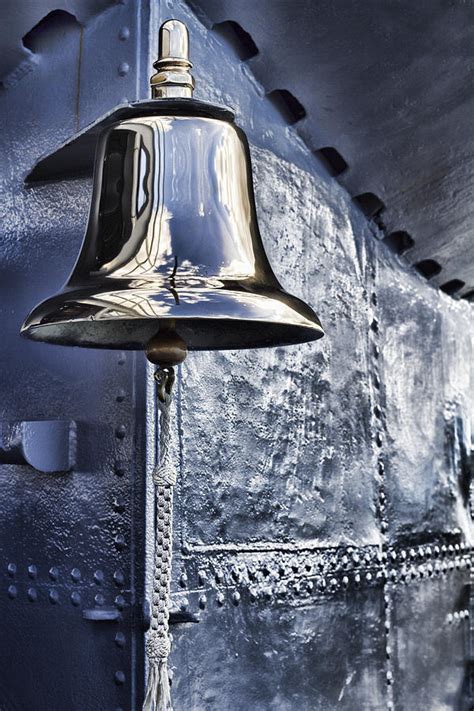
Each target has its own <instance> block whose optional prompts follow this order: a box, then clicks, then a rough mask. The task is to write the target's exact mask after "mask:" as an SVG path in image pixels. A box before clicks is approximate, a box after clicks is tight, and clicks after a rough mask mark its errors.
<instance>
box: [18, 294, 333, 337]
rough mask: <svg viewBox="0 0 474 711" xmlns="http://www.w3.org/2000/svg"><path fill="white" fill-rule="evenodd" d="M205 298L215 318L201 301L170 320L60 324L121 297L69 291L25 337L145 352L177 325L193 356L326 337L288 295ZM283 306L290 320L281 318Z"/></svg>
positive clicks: (48, 304)
mask: <svg viewBox="0 0 474 711" xmlns="http://www.w3.org/2000/svg"><path fill="white" fill-rule="evenodd" d="M125 292H126V294H127V295H128V296H130V294H132V295H135V294H137V295H138V296H139V298H140V299H141V300H142V301H143V299H145V300H146V299H147V298H148V299H149V303H154V302H158V301H159V295H158V294H157V293H156V292H155V291H152V290H150V291H148V290H147V291H145V290H140V289H135V290H125ZM199 292H202V294H203V295H205V296H206V297H208V298H209V297H210V298H211V299H213V303H212V309H213V311H212V312H207V313H204V312H203V311H202V304H203V303H204V302H202V301H201V300H198V301H197V303H196V304H195V305H194V306H193V305H192V304H191V305H188V307H187V312H185V313H180V311H179V308H180V306H181V308H182V304H180V306H177V307H176V308H174V309H172V310H171V311H170V312H169V314H166V315H160V316H157V315H152V316H146V317H143V316H138V315H131V314H128V315H127V317H124V316H110V315H108V317H107V318H102V319H101V318H97V319H91V318H90V317H87V318H86V317H84V316H75V317H73V318H59V317H58V316H57V315H58V311H59V310H60V309H61V308H64V307H65V306H66V305H69V308H71V305H72V306H73V307H74V308H75V309H80V308H85V306H86V302H88V303H90V302H91V301H94V299H97V300H101V301H104V300H106V299H107V296H114V295H116V294H117V291H101V290H99V291H95V290H94V291H90V290H74V291H70V292H68V291H65V292H61V293H60V294H58V295H56V296H53V297H50V298H49V299H46V300H45V301H43V302H42V303H40V304H38V306H36V307H35V308H34V309H33V310H32V311H31V313H30V314H29V315H28V317H27V318H26V319H25V322H24V323H23V325H22V327H21V331H20V333H21V335H22V336H23V337H26V338H29V339H31V340H34V341H42V342H46V343H54V344H56V345H64V346H75V345H77V346H81V347H85V348H102V349H111V350H142V349H143V348H144V347H145V345H146V343H147V342H148V340H149V339H150V338H151V337H152V336H153V335H155V334H156V333H157V332H158V331H159V330H160V328H163V327H166V328H168V327H169V325H170V323H172V324H173V326H174V328H175V330H176V331H177V332H178V333H179V334H180V335H181V337H182V338H183V339H184V340H185V341H186V343H187V345H188V349H189V350H190V351H201V350H240V349H247V348H249V349H252V348H265V347H274V346H287V345H293V344H298V343H305V342H311V341H315V340H318V339H319V338H321V337H322V336H324V330H323V328H322V326H321V323H320V321H319V318H318V316H317V315H316V314H315V313H314V311H313V310H312V309H311V308H310V307H309V306H308V305H307V304H306V303H305V302H304V301H302V300H301V299H299V298H298V297H296V296H293V295H290V294H287V293H286V292H285V291H283V290H279V289H269V290H266V291H265V293H256V292H255V291H228V290H225V289H196V290H193V292H192V295H193V297H195V296H199ZM122 293H123V292H122ZM159 294H160V296H161V302H160V303H164V302H163V298H164V297H168V299H169V301H170V302H171V297H172V290H169V289H163V290H160V292H159ZM173 298H174V297H173ZM245 302H247V303H245ZM277 305H278V307H279V309H280V310H282V311H283V313H284V315H285V318H282V316H281V315H279V314H278V313H277V309H276V306H277ZM229 306H233V307H234V309H236V310H237V309H240V311H239V312H238V313H237V312H236V314H235V315H234V316H232V315H229ZM247 313H248V314H253V315H252V316H249V315H246V314H247ZM55 314H56V317H55V318H54V316H55ZM46 318H48V319H50V320H49V322H45V319H46ZM53 319H54V320H53ZM206 333H207V334H208V336H206ZM88 334H89V335H88ZM90 334H92V335H90ZM196 334H198V335H196Z"/></svg>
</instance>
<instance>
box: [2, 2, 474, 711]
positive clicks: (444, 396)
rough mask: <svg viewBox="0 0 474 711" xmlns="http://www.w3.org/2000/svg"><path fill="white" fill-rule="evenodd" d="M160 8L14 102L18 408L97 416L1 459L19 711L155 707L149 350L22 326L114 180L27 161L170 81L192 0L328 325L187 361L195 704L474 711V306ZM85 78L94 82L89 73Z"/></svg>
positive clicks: (9, 323) (44, 414)
mask: <svg viewBox="0 0 474 711" xmlns="http://www.w3.org/2000/svg"><path fill="white" fill-rule="evenodd" d="M139 10H140V12H139ZM151 10H152V12H151V16H150V17H149V16H148V12H147V5H146V4H145V3H139V4H138V3H134V2H132V0H129V2H128V4H125V5H122V4H118V5H116V6H114V7H111V8H109V9H106V10H105V11H104V12H102V13H101V14H99V15H97V17H96V18H94V19H89V20H88V21H87V23H85V25H84V27H83V26H82V25H81V24H80V23H79V25H78V28H75V27H74V26H71V28H70V30H68V31H67V32H63V33H59V34H58V35H57V36H56V34H55V33H54V32H53V33H52V39H51V41H48V42H47V43H45V44H44V48H43V50H42V54H41V56H40V57H39V58H37V60H38V61H37V66H35V68H34V70H32V71H31V72H30V73H29V74H28V76H25V77H23V78H22V79H21V80H19V81H18V82H16V83H15V84H14V85H13V86H10V87H9V88H8V89H7V90H5V91H4V93H3V94H2V95H1V96H0V102H1V103H2V110H3V115H4V117H5V118H4V130H3V132H2V134H1V136H0V140H1V141H2V149H3V151H2V152H3V155H5V156H6V161H5V162H4V163H3V165H2V176H1V179H2V182H1V184H0V194H1V204H2V207H3V210H4V215H3V219H2V237H3V239H2V247H1V252H0V254H1V282H0V290H1V292H2V300H1V302H0V303H1V307H2V324H4V338H3V344H2V355H1V358H2V364H1V365H2V371H1V378H2V381H1V382H2V390H1V392H2V418H4V419H7V420H16V419H41V418H44V419H49V418H65V419H78V420H80V421H81V422H85V423H87V424H88V427H86V428H84V436H83V440H82V443H81V441H79V443H78V446H79V448H80V452H82V455H81V459H80V462H81V466H80V467H77V470H74V471H73V472H72V473H69V474H59V475H45V474H40V473H37V472H34V471H33V470H32V469H31V468H29V467H27V466H24V467H20V466H18V465H2V466H0V483H1V486H0V492H1V493H0V511H1V523H0V537H1V541H2V566H3V567H2V586H3V587H2V591H1V597H0V607H1V609H0V619H1V623H0V624H1V625H2V628H3V629H2V634H1V639H2V641H1V646H2V657H3V658H4V659H5V662H2V664H1V665H0V708H2V709H3V708H5V709H6V710H7V711H10V710H11V711H24V710H25V709H28V711H30V710H31V711H64V709H66V708H67V709H71V710H76V709H77V711H79V710H80V711H97V710H98V709H101V711H102V709H104V710H105V709H112V710H114V711H119V709H122V710H123V711H129V710H130V711H139V709H140V708H141V706H140V703H141V699H142V697H143V687H144V663H143V619H142V614H141V604H142V602H143V577H144V575H143V572H144V571H143V562H144V554H145V549H144V543H145V542H146V553H147V555H146V565H147V571H148V575H149V573H150V567H151V564H152V556H151V545H150V542H151V537H152V536H151V534H152V524H153V507H152V495H151V494H152V492H151V491H150V486H148V488H147V496H146V501H147V508H146V521H145V520H144V515H143V504H144V499H145V492H144V489H143V478H144V474H145V470H146V466H145V458H146V454H147V452H148V453H149V452H150V451H152V450H153V448H154V444H155V436H156V422H155V421H154V418H153V407H152V406H150V403H148V410H146V408H145V404H146V403H145V394H144V391H145V388H147V392H148V393H150V392H152V386H151V373H150V370H148V375H147V376H146V375H145V369H144V367H143V357H142V356H141V355H137V356H131V355H130V354H128V355H127V356H126V357H125V358H123V357H122V356H121V355H120V354H119V353H112V352H110V353H107V352H104V353H96V352H93V351H80V350H73V349H63V348H59V347H48V346H45V345H39V344H36V343H31V344H30V343H28V342H27V341H21V340H20V339H19V337H18V329H19V326H20V323H21V321H22V319H23V317H24V315H25V314H26V312H27V311H28V310H29V308H30V307H31V306H32V305H33V304H35V303H37V302H38V301H39V300H40V299H42V298H44V297H45V296H47V295H49V294H51V293H52V292H54V291H55V290H57V289H58V288H60V286H61V284H62V283H63V281H64V280H65V278H66V277H67V275H68V273H69V271H70V268H71V267H72V265H73V262H74V259H75V256H76V254H77V251H78V249H79V245H80V242H81V237H82V233H83V229H84V226H85V221H86V218H87V208H88V200H89V197H90V187H91V183H90V181H86V180H74V181H69V182H64V183H56V184H54V185H37V186H33V187H31V188H28V189H25V188H24V187H23V177H24V175H25V174H26V173H27V172H28V170H29V169H30V168H31V166H32V165H33V163H34V162H35V161H36V160H37V159H38V158H39V156H40V155H42V154H44V153H47V152H49V151H52V150H54V149H55V148H56V147H57V146H59V145H60V144H61V142H62V141H64V140H65V139H67V138H68V137H69V136H71V135H72V134H73V133H74V131H76V130H77V129H78V128H80V127H83V126H85V125H87V123H89V122H90V121H91V120H94V119H95V118H97V117H98V116H100V114H101V113H103V112H104V111H106V110H108V109H110V108H112V107H113V106H114V105H115V104H117V103H120V102H121V101H122V100H123V99H124V98H125V97H126V98H128V99H134V98H145V97H146V95H147V90H146V86H145V79H146V74H147V72H148V71H149V68H150V65H151V59H152V58H153V55H154V52H155V50H154V48H153V46H152V47H151V50H150V55H147V52H148V46H147V38H148V37H149V36H151V37H153V36H155V37H156V33H157V29H158V25H159V23H160V22H161V21H162V20H164V19H166V18H168V17H170V16H175V17H178V18H179V19H183V20H185V21H186V22H187V24H188V26H189V29H190V33H191V42H192V60H193V62H194V64H195V70H194V73H195V76H196V79H197V82H198V84H197V86H198V88H197V91H196V96H197V97H198V98H202V99H208V100H212V101H216V102H218V103H224V104H228V105H230V106H233V107H234V108H235V110H236V114H237V120H238V123H239V124H240V125H241V126H242V127H243V128H244V130H245V131H246V132H247V135H248V137H249V140H250V142H251V149H252V158H253V167H254V177H255V184H256V198H257V209H258V215H259V222H260V228H261V231H262V236H263V239H264V242H265V247H266V249H267V253H268V255H269V258H270V260H271V262H272V264H273V267H274V269H275V272H276V273H277V274H278V276H279V277H280V279H281V281H282V283H283V285H284V286H285V287H286V288H288V290H290V291H291V292H292V293H295V294H296V295H298V296H300V297H302V298H304V299H306V300H307V301H308V302H309V303H311V305H313V306H314V307H315V308H316V310H317V311H318V313H319V315H320V317H321V320H322V322H323V325H324V327H325V329H326V331H327V336H326V337H325V338H324V339H323V340H322V341H319V342H318V343H316V344H310V345H303V346H297V347H291V348H286V349H283V348H281V349H275V350H260V351H254V352H252V351H249V352H246V351H243V352H239V353H237V352H227V353H213V354H206V353H202V354H191V355H190V357H189V359H188V360H187V362H186V364H185V365H184V366H183V367H182V368H181V369H180V373H179V378H178V384H177V390H176V398H175V404H174V414H175V429H174V437H173V445H174V452H175V457H176V461H177V464H178V468H179V483H178V485H177V494H176V505H175V517H176V518H175V545H174V548H175V558H174V567H173V605H174V607H181V608H182V610H183V611H184V612H191V613H193V614H195V615H196V616H197V617H198V618H199V620H200V621H199V623H195V624H192V623H189V624H182V625H176V626H173V630H172V631H173V638H174V642H173V652H172V656H171V668H172V672H173V698H174V707H175V709H176V711H188V710H191V709H192V711H222V710H223V709H225V708H230V709H233V710H235V711H244V710H245V711H247V709H250V708H252V709H256V711H270V710H272V711H273V710H276V711H280V710H281V711H293V710H294V709H298V710H300V709H301V710H303V711H313V710H314V709H321V710H323V711H330V710H332V709H351V710H352V709H354V708H357V709H371V710H372V709H375V710H378V709H397V711H398V710H400V711H402V710H403V711H405V710H406V711H413V710H414V709H422V708H423V709H433V710H436V711H438V709H443V710H444V709H450V708H459V709H461V708H468V690H467V687H468V682H469V677H468V676H467V674H466V670H467V669H468V664H467V651H466V646H465V642H466V636H467V633H468V625H469V619H468V617H467V615H466V611H467V610H468V609H469V602H468V599H467V591H466V588H465V586H466V585H467V584H468V583H469V568H470V563H471V554H470V545H471V536H472V532H471V522H470V518H469V514H468V492H469V483H470V469H469V453H470V446H471V444H470V425H469V404H470V403H469V401H470V400H471V401H472V380H471V372H470V363H471V361H472V354H471V350H470V349H471V346H470V336H471V333H472V307H471V306H470V305H469V304H467V303H460V302H459V303H455V302H454V301H453V300H451V299H449V298H448V297H446V296H444V295H440V294H439V293H438V292H437V291H435V290H434V289H433V288H432V287H430V286H428V285H427V284H426V282H424V281H423V280H422V279H421V277H418V276H417V275H416V274H414V273H412V272H409V270H408V269H407V267H406V265H404V264H403V263H402V262H401V261H400V260H399V259H398V258H397V257H395V256H393V255H392V254H391V253H390V252H388V251H387V249H386V247H385V245H384V244H382V243H381V242H380V241H379V240H378V239H377V237H379V236H380V235H379V234H378V233H377V231H376V228H375V227H374V226H373V225H370V224H369V223H367V222H366V220H365V219H364V218H363V217H362V215H361V213H360V212H359V211H358V210H356V209H355V207H354V205H353V204H352V202H351V200H350V197H349V196H348V194H347V193H346V192H345V190H344V189H343V188H342V187H341V186H339V185H338V184H337V183H336V182H335V181H334V180H333V179H331V178H330V176H329V175H328V174H327V173H326V172H325V171H324V169H323V167H322V166H321V165H320V164H319V163H318V162H317V161H316V160H315V157H314V156H313V155H312V153H311V151H310V150H308V148H307V147H306V146H305V144H304V143H303V142H302V140H301V138H300V137H298V135H297V133H296V132H295V131H294V129H293V128H291V127H289V126H288V125H287V124H286V123H285V121H284V120H283V118H282V116H281V115H280V114H279V113H278V112H277V111H276V109H275V108H274V107H273V106H272V105H271V103H270V102H269V101H268V99H266V98H265V92H264V90H263V89H262V88H261V86H260V85H259V84H258V82H257V81H256V80H255V78H254V77H253V75H252V73H251V72H250V70H249V68H248V66H247V65H246V64H245V63H242V62H239V61H238V59H237V57H236V55H235V52H234V51H233V49H232V47H230V46H228V45H227V44H225V42H224V41H223V40H222V39H221V38H220V37H219V36H217V35H216V34H215V33H213V32H212V31H209V30H208V29H206V27H205V26H204V25H203V24H202V23H201V22H200V21H199V20H198V19H197V18H196V17H195V16H194V14H193V13H192V12H191V10H189V8H188V7H187V6H186V5H185V4H184V3H181V2H166V1H165V0H162V1H161V2H160V3H159V4H154V5H153V6H152V8H151ZM124 25H126V26H128V27H130V30H131V32H130V36H129V39H128V40H126V41H123V40H119V39H118V36H119V33H120V30H121V28H122V27H123V26H124ZM81 28H82V29H81ZM81 34H82V40H81ZM81 41H82V46H83V50H82V52H80V51H79V49H80V45H79V44H78V43H79V42H81ZM65 42H66V45H65V44H64V43H65ZM67 43H69V44H67ZM84 48H85V49H84ZM80 56H81V65H80V71H79V73H78V74H77V62H78V61H79V57H80ZM97 57H99V60H97ZM123 63H127V64H128V66H129V69H128V71H127V72H126V73H125V74H123V73H119V71H118V69H119V68H120V71H121V72H123ZM73 68H75V69H76V74H75V75H74V76H79V77H80V81H78V80H77V79H76V80H75V81H74V82H73V81H71V82H65V81H64V77H65V76H71V73H73ZM20 118H21V121H20ZM146 412H147V413H148V419H147V421H146V422H145V417H146ZM121 425H124V427H125V429H123V430H122V429H121V428H120V427H121ZM117 428H119V429H117ZM145 430H146V432H145ZM122 434H123V435H124V436H123V438H122ZM117 435H118V436H117ZM145 435H146V439H147V442H145ZM81 447H82V449H81ZM148 463H149V461H148ZM145 523H146V532H145V531H144V528H145ZM117 536H119V538H118V539H117ZM120 536H124V539H121V538H120ZM145 537H146V541H145ZM11 563H13V564H14V565H16V572H14V569H13V568H10V572H9V570H8V565H9V564H11ZM31 565H34V566H36V568H37V572H36V573H35V571H34V569H30V571H28V567H29V566H31ZM55 567H56V568H58V573H59V577H58V578H57V580H53V579H52V578H53V577H55V575H56V571H54V570H53V572H52V573H50V570H51V568H55ZM76 568H77V569H78V570H80V573H81V580H80V581H77V582H75V581H74V580H73V577H76V578H77V575H76V573H74V575H73V576H72V577H71V574H72V571H73V570H74V569H76ZM96 570H101V571H103V572H104V581H103V582H102V583H97V582H95V580H94V572H95V571H96ZM117 570H123V571H124V576H125V580H124V584H123V585H122V586H121V587H120V586H118V585H117V584H116V582H115V581H114V572H116V571H117ZM35 575H36V577H35ZM116 577H117V576H116ZM99 578H100V576H99ZM118 580H119V581H120V580H121V579H120V576H119V577H118ZM12 586H13V588H14V590H12ZM30 589H32V590H34V591H35V593H36V594H37V599H36V600H35V601H31V600H30V599H29V596H28V594H29V591H30ZM51 591H53V592H54V591H55V592H57V593H58V594H59V601H58V603H54V602H51V601H50V600H51V598H50V592H51ZM78 592H79V593H80V596H81V597H80V600H79V601H78V598H77V597H76V596H74V597H73V598H71V595H73V594H74V593H78ZM97 594H102V595H104V604H103V605H100V604H98V602H97V600H96V599H95V598H96V595H97ZM117 595H119V596H122V597H123V598H124V600H125V608H124V609H123V610H120V612H121V613H122V614H123V620H122V621H121V622H118V623H117V622H113V623H108V622H102V623H95V622H91V621H86V620H84V619H83V618H82V612H83V610H89V609H91V608H93V609H95V608H101V607H106V608H108V607H111V608H114V609H119V608H121V607H123V605H124V603H123V601H122V600H118V601H117V599H116V598H117ZM31 597H33V598H34V597H35V595H34V594H32V593H31V591H30V598H31ZM52 599H53V600H54V599H55V596H53V598H52ZM72 601H76V603H78V604H76V605H75V604H73V602H72ZM99 602H100V598H99ZM117 633H119V636H118V637H117ZM121 634H123V635H124V637H123V638H122V637H121V636H120V635H121ZM123 643H125V645H124V646H123V647H121V646H120V645H121V644H123ZM25 670H28V676H27V677H25ZM117 672H119V674H118V675H117ZM120 672H122V673H123V676H122V675H121V674H120Z"/></svg>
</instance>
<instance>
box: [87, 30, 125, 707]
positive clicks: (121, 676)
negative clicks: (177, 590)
mask: <svg viewBox="0 0 474 711" xmlns="http://www.w3.org/2000/svg"><path fill="white" fill-rule="evenodd" d="M129 36H130V31H129V29H128V27H123V28H122V29H121V30H120V32H119V39H120V40H127V39H128V38H129ZM128 71H129V65H128V64H127V62H122V63H121V64H120V65H119V67H118V73H119V75H120V76H125V75H126V74H127V73H128ZM126 361H127V356H126V354H125V353H124V352H120V353H119V355H118V359H117V363H118V365H119V366H123V365H125V363H126ZM126 398H127V394H126V391H125V390H124V388H119V389H118V390H117V392H116V395H115V399H116V401H117V403H119V404H121V403H124V402H126ZM126 435H127V427H126V426H125V425H124V424H119V425H117V427H116V428H115V436H116V437H117V439H118V440H119V442H123V440H124V439H125V437H126ZM127 469H128V467H127V463H126V462H125V461H124V460H123V459H120V458H118V459H117V460H116V462H115V474H116V476H118V477H120V478H124V477H125V474H126V473H127ZM112 509H113V511H114V512H115V513H118V514H123V513H124V512H125V511H126V506H125V503H124V501H123V499H122V498H120V496H119V495H116V496H115V497H114V499H113V502H112ZM114 546H115V548H116V550H117V551H118V552H122V551H124V550H125V549H126V547H127V542H126V538H125V535H124V534H122V533H117V534H116V536H115V538H114ZM112 577H113V580H114V583H115V584H116V585H117V586H118V587H120V588H123V587H124V585H125V574H124V572H123V571H122V570H120V569H118V570H115V572H114V573H113V576H112ZM94 580H95V582H96V583H99V579H97V578H96V574H95V575H94ZM102 581H103V576H102V577H101V578H100V583H101V582H102ZM114 602H115V606H116V607H117V609H118V610H123V609H124V608H125V605H126V601H125V598H124V597H123V595H117V597H116V598H115V601H114ZM96 604H98V603H97V599H96ZM113 643H114V644H115V646H116V647H117V651H119V650H122V649H123V648H124V647H125V643H126V638H125V635H124V633H123V632H116V633H115V635H114V637H113ZM113 679H114V683H115V685H116V686H118V687H123V686H124V685H125V682H126V676H125V673H124V672H123V671H122V670H120V669H119V670H117V671H116V672H115V673H114V676H113ZM116 711H122V710H121V709H116Z"/></svg>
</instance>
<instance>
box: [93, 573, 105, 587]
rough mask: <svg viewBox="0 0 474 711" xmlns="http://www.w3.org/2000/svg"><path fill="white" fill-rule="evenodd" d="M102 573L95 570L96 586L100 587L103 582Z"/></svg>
mask: <svg viewBox="0 0 474 711" xmlns="http://www.w3.org/2000/svg"><path fill="white" fill-rule="evenodd" d="M104 577H105V576H104V573H103V572H102V570H96V571H95V573H94V582H95V583H97V585H102V583H103V582H104Z"/></svg>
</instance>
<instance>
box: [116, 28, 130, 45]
mask: <svg viewBox="0 0 474 711" xmlns="http://www.w3.org/2000/svg"><path fill="white" fill-rule="evenodd" d="M118 36H119V40H122V42H125V41H126V40H128V38H129V37H130V30H129V29H128V27H127V26H125V25H124V26H123V27H121V28H120V31H119V33H118Z"/></svg>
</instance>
